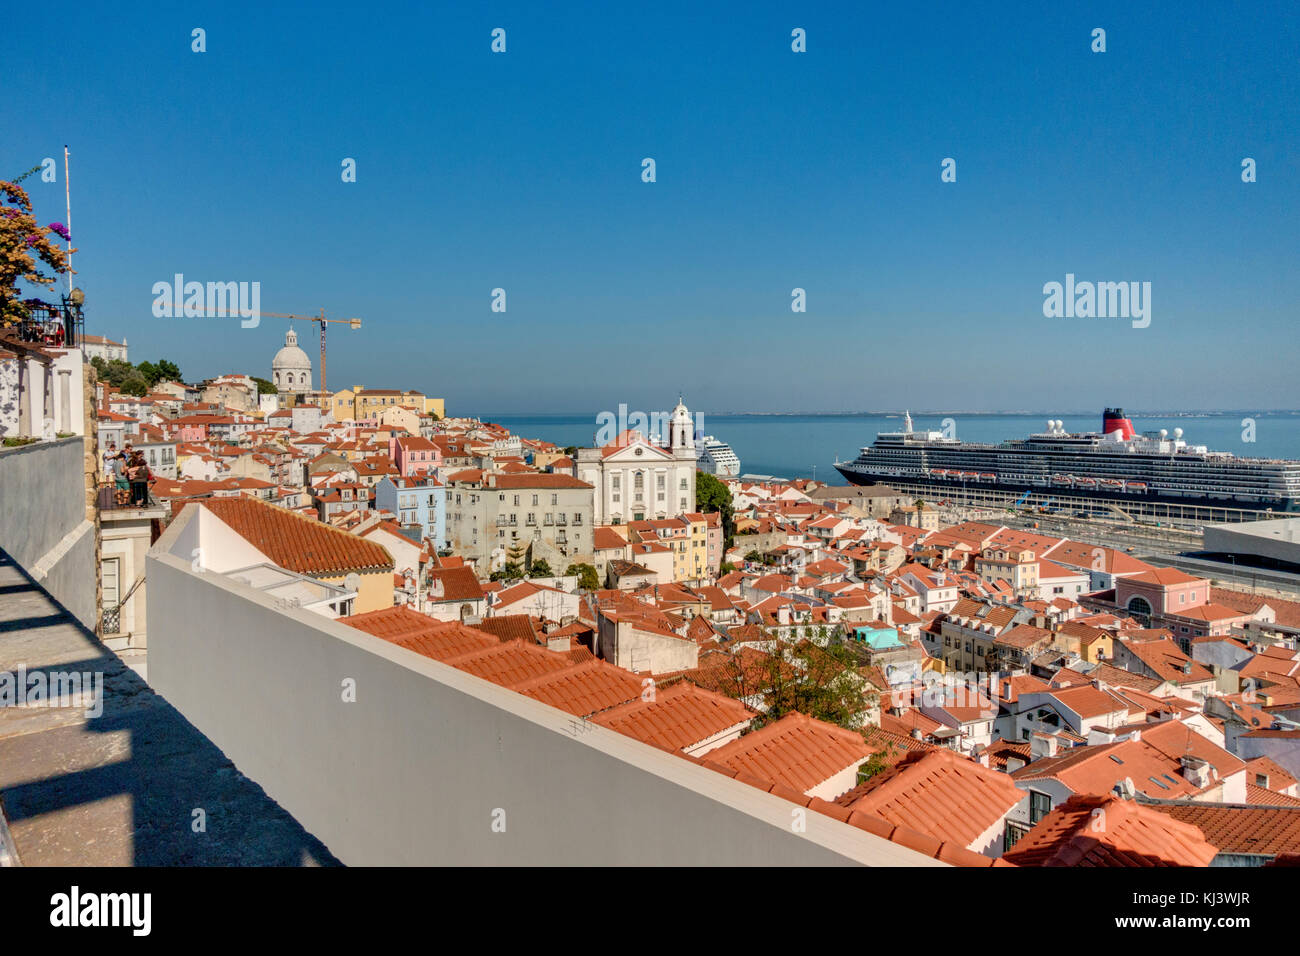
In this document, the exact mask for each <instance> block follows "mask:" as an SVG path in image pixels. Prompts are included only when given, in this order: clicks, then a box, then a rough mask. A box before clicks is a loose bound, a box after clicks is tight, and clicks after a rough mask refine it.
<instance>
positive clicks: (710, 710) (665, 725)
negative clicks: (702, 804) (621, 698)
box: [593, 681, 755, 750]
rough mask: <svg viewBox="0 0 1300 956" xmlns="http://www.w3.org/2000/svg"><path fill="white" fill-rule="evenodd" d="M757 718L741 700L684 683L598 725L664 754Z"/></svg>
mask: <svg viewBox="0 0 1300 956" xmlns="http://www.w3.org/2000/svg"><path fill="white" fill-rule="evenodd" d="M754 717H755V713H754V711H752V710H750V709H749V708H748V707H746V706H745V705H744V704H742V703H741V702H740V701H738V700H733V699H732V698H730V697H724V696H723V695H722V694H715V693H713V692H712V691H708V690H704V689H703V688H700V687H696V686H695V685H694V684H690V683H687V682H686V681H681V682H678V683H676V684H673V685H671V686H669V687H661V688H656V689H655V696H654V699H653V700H651V701H643V700H641V699H640V698H639V697H638V699H636V700H634V701H631V702H629V703H626V704H622V705H620V706H618V707H615V708H613V709H611V710H607V711H605V712H604V713H602V714H598V715H597V716H596V717H595V718H593V719H594V720H595V722H596V723H598V724H600V725H601V726H603V727H608V728H610V729H611V730H617V731H618V732H619V733H621V734H626V735H627V736H629V737H635V738H636V739H637V740H640V741H643V742H645V743H648V744H653V745H654V746H656V747H662V748H663V749H665V750H685V749H686V748H687V747H691V746H693V745H695V744H698V743H701V742H702V741H705V740H708V739H709V738H710V737H713V736H716V735H717V734H721V733H722V732H724V731H726V730H730V729H731V728H733V727H735V726H736V725H737V724H747V723H748V722H749V721H750V720H752V719H753V718H754Z"/></svg>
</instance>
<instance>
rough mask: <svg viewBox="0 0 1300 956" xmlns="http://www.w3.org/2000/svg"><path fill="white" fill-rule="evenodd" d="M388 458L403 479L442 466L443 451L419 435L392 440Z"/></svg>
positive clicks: (389, 441) (389, 442) (389, 443)
mask: <svg viewBox="0 0 1300 956" xmlns="http://www.w3.org/2000/svg"><path fill="white" fill-rule="evenodd" d="M388 457H389V458H391V459H392V460H393V465H394V467H396V468H397V473H398V474H399V475H401V476H402V477H403V478H412V477H414V476H416V475H419V474H423V473H424V472H428V471H432V470H433V469H435V468H437V467H438V466H439V465H441V464H442V450H441V449H439V448H438V446H437V445H435V444H434V443H433V442H431V441H429V439H427V438H421V437H419V436H418V435H402V436H400V437H393V438H390V439H389V440H388Z"/></svg>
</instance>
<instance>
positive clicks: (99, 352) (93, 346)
mask: <svg viewBox="0 0 1300 956" xmlns="http://www.w3.org/2000/svg"><path fill="white" fill-rule="evenodd" d="M81 351H82V354H84V355H85V356H86V361H87V362H89V361H90V360H91V359H93V358H95V357H96V356H98V357H99V358H102V359H103V360H104V361H105V362H111V361H112V360H113V359H121V360H122V361H123V362H129V361H131V360H130V359H129V358H127V349H126V339H123V340H122V341H121V342H114V341H113V340H112V339H106V338H104V337H103V336H102V335H83V336H82V337H81Z"/></svg>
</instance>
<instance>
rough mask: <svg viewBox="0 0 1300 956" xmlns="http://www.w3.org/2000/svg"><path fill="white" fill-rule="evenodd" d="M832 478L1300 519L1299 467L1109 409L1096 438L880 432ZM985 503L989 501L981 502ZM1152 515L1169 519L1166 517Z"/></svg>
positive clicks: (1053, 429)
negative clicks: (987, 438)
mask: <svg viewBox="0 0 1300 956" xmlns="http://www.w3.org/2000/svg"><path fill="white" fill-rule="evenodd" d="M835 467H836V469H837V470H838V471H839V473H840V474H842V475H843V476H844V477H845V478H847V479H848V480H849V481H850V482H852V483H853V484H855V485H871V484H888V485H894V486H895V487H899V488H900V489H904V488H908V486H910V487H911V488H916V489H917V490H921V491H924V492H927V493H930V494H935V493H939V492H942V491H943V490H945V489H946V490H951V491H952V492H953V496H954V497H971V493H972V492H978V491H980V490H987V491H989V492H996V493H1004V494H1008V495H1018V496H1021V497H1023V498H1030V497H1032V498H1033V499H1034V501H1035V503H1039V504H1043V503H1046V502H1047V501H1048V500H1049V499H1051V498H1053V497H1055V498H1058V499H1059V500H1060V501H1061V502H1062V503H1066V502H1069V503H1077V502H1080V501H1096V502H1099V503H1103V504H1105V505H1108V506H1110V507H1112V508H1119V509H1120V510H1125V506H1126V504H1128V505H1137V506H1138V507H1135V508H1133V510H1135V511H1139V512H1144V513H1152V511H1153V509H1152V508H1150V507H1142V506H1144V505H1146V506H1149V505H1157V504H1158V505H1162V506H1166V508H1167V507H1168V506H1195V507H1198V508H1205V507H1208V508H1223V509H1231V510H1240V511H1275V512H1289V511H1300V461H1286V460H1280V459H1263V458H1238V457H1236V456H1234V455H1232V454H1230V453H1229V452H1218V451H1210V450H1209V449H1208V448H1206V447H1205V446H1204V445H1189V444H1188V443H1187V442H1185V441H1184V440H1183V430H1182V429H1181V428H1175V429H1174V430H1173V434H1172V435H1170V434H1169V432H1168V431H1167V430H1166V429H1163V428H1162V429H1160V430H1159V431H1158V432H1146V433H1143V434H1141V435H1139V434H1137V433H1136V432H1135V431H1134V428H1133V423H1132V422H1131V421H1130V420H1129V419H1128V418H1127V417H1125V415H1124V410H1123V409H1121V408H1108V409H1106V411H1105V413H1104V415H1103V418H1102V429H1101V431H1100V432H1084V433H1070V432H1067V431H1066V430H1065V428H1064V425H1063V424H1062V422H1061V421H1060V420H1059V419H1053V420H1050V421H1048V422H1047V426H1046V428H1045V429H1044V430H1043V431H1041V432H1039V433H1037V434H1034V435H1030V436H1029V437H1028V438H1024V439H1016V440H1011V441H1004V442H1002V443H1001V444H997V445H992V444H980V443H976V442H963V441H959V440H958V439H956V438H950V437H945V436H944V434H943V432H938V431H919V432H918V431H916V430H914V429H913V427H912V416H911V414H910V413H907V414H906V415H905V416H904V419H903V428H902V430H901V431H897V432H881V433H880V434H878V435H877V436H876V440H875V441H874V442H873V443H872V444H871V445H869V446H868V447H866V448H863V449H862V451H861V453H860V454H859V455H858V457H857V458H855V459H854V460H853V461H851V462H836V463H835ZM979 497H985V498H986V499H988V498H991V497H992V496H979ZM1154 510H1166V509H1165V508H1161V509H1154Z"/></svg>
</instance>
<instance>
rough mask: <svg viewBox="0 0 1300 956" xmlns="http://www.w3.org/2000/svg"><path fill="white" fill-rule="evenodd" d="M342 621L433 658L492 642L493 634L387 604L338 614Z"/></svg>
mask: <svg viewBox="0 0 1300 956" xmlns="http://www.w3.org/2000/svg"><path fill="white" fill-rule="evenodd" d="M340 621H341V622H342V623H343V624H347V625H349V626H350V627H355V628H356V629H357V630H359V631H365V632H366V633H367V634H372V635H374V636H375V637H378V638H382V639H383V640H385V641H388V642H389V643H392V644H396V645H398V646H399V647H405V648H406V649H407V650H411V651H415V652H416V653H417V654H423V655H424V656H425V657H430V658H432V659H433V660H435V661H446V660H447V659H448V658H451V657H458V656H460V655H462V654H467V653H470V652H473V651H477V650H483V649H485V648H488V647H494V646H496V643H497V642H496V640H495V638H493V637H491V636H490V635H488V634H484V633H482V632H481V631H476V630H474V629H473V628H469V627H465V626H464V625H461V624H454V623H448V622H445V621H435V620H433V619H432V618H429V617H426V616H425V615H423V614H420V613H418V612H417V611H412V610H411V609H410V608H407V607H387V608H382V609H380V610H378V611H368V612H366V613H365V614H353V615H352V616H351V617H345V618H340Z"/></svg>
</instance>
